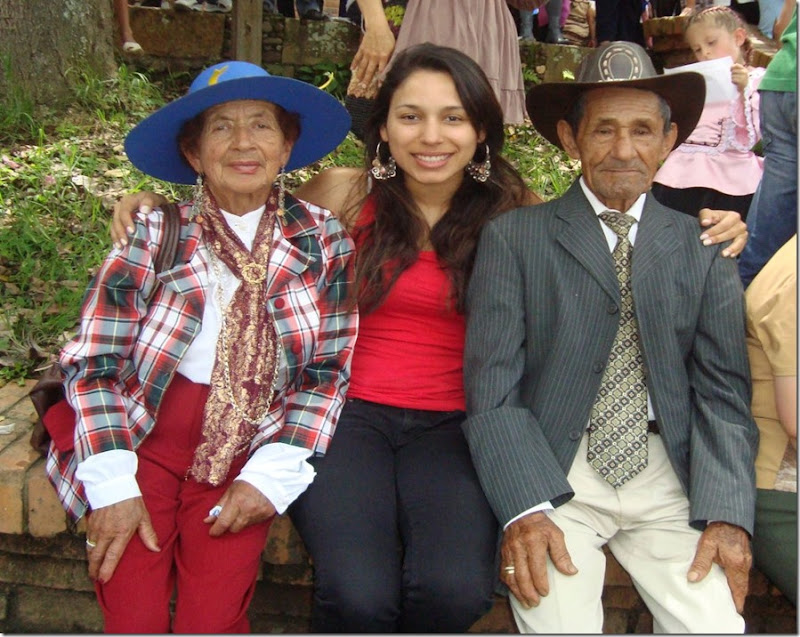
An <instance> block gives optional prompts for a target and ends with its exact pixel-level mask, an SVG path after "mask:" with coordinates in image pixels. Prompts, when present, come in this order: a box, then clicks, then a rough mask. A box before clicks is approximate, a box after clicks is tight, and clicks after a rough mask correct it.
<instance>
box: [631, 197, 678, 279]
mask: <svg viewBox="0 0 800 637" xmlns="http://www.w3.org/2000/svg"><path fill="white" fill-rule="evenodd" d="M659 208H661V204H659V203H658V202H657V201H656V200H655V198H654V197H653V195H652V194H649V193H648V195H647V199H646V200H645V203H644V210H643V211H642V218H641V221H640V222H639V227H638V229H637V231H636V245H635V246H634V248H633V265H632V277H633V278H632V285H634V286H636V285H637V284H638V283H640V282H642V281H644V280H646V279H647V278H648V277H650V276H653V275H654V274H657V273H658V272H660V271H662V268H659V264H663V263H664V261H665V259H667V258H668V256H669V255H670V254H671V253H672V252H674V251H675V250H677V249H678V246H679V242H680V237H679V236H678V233H677V232H676V231H675V228H674V227H673V222H672V220H671V219H670V217H669V215H666V214H663V213H662V211H661V210H659Z"/></svg>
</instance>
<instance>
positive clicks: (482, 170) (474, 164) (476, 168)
mask: <svg viewBox="0 0 800 637" xmlns="http://www.w3.org/2000/svg"><path fill="white" fill-rule="evenodd" d="M484 147H485V149H486V151H485V153H484V158H483V161H476V157H477V156H478V152H477V151H476V152H475V157H473V158H472V160H471V161H470V162H469V163H468V164H467V166H466V168H465V170H466V171H467V174H468V175H469V176H470V177H472V178H473V179H474V180H475V181H479V182H480V183H485V182H486V180H487V179H489V176H490V175H491V174H492V160H491V158H490V157H489V144H484Z"/></svg>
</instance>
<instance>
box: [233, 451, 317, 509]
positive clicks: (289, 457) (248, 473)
mask: <svg viewBox="0 0 800 637" xmlns="http://www.w3.org/2000/svg"><path fill="white" fill-rule="evenodd" d="M312 453H313V452H312V450H311V449H304V448H303V447H296V446H294V445H287V444H286V443H283V442H273V443H269V444H266V445H264V446H262V447H259V448H258V449H256V450H255V452H254V453H253V455H252V456H251V457H250V459H249V460H248V461H247V463H246V464H245V465H244V467H242V470H241V472H240V473H239V476H238V477H237V478H236V479H237V480H244V481H245V482H247V483H249V484H252V485H253V486H254V487H255V488H256V489H258V490H259V491H260V492H261V493H263V494H264V496H265V497H266V498H267V499H268V500H269V501H270V502H271V503H272V506H274V507H275V510H276V511H277V512H278V514H279V515H280V514H282V513H284V512H285V511H286V509H288V508H289V505H290V504H291V503H292V502H294V501H295V500H296V499H297V498H298V496H299V495H300V494H301V493H303V491H305V490H306V489H307V488H308V485H309V484H311V483H312V482H313V481H314V476H315V475H316V472H315V471H314V467H312V466H311V464H310V463H309V462H308V459H309V458H310V457H311V454H312Z"/></svg>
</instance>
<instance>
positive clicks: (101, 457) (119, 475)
mask: <svg viewBox="0 0 800 637" xmlns="http://www.w3.org/2000/svg"><path fill="white" fill-rule="evenodd" d="M138 466H139V462H138V458H137V457H136V454H135V453H134V452H133V451H126V450H124V449H114V450H113V451H104V452H103V453H98V454H95V455H93V456H89V457H88V458H86V460H84V461H83V462H81V463H80V464H78V468H77V470H76V471H75V477H76V478H77V479H78V480H80V481H81V482H82V483H83V486H84V488H85V489H86V498H87V499H88V500H89V505H90V506H91V507H92V509H100V508H102V507H106V506H109V505H111V504H116V503H117V502H122V501H123V500H128V499H130V498H136V497H139V496H140V495H142V492H141V491H140V490H139V485H138V484H137V482H136V469H137V468H138Z"/></svg>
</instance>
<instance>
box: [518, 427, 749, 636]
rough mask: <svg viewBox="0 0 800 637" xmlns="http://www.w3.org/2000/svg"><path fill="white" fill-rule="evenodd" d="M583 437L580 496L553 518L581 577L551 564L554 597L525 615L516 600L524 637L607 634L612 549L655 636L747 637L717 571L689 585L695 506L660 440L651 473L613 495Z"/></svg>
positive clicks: (576, 468)
mask: <svg viewBox="0 0 800 637" xmlns="http://www.w3.org/2000/svg"><path fill="white" fill-rule="evenodd" d="M587 446H588V435H586V434H585V435H584V436H583V439H582V440H581V445H580V448H579V450H578V453H577V455H576V456H575V460H574V462H573V463H572V467H571V469H570V472H569V476H568V479H569V482H570V484H571V485H572V487H573V489H574V491H575V497H574V498H573V499H572V500H570V501H569V502H567V503H566V504H564V505H562V506H560V507H558V508H557V509H556V510H555V511H553V512H552V513H551V514H550V519H551V520H552V521H553V522H554V523H555V524H556V525H557V526H558V527H559V528H560V529H561V530H562V531H563V532H564V536H565V541H566V544H567V549H568V550H569V553H570V555H571V556H572V561H573V562H574V564H575V566H576V567H577V568H578V573H577V574H575V575H572V576H568V575H562V574H561V573H559V572H558V571H556V569H555V567H554V566H553V564H552V562H551V561H550V560H549V559H548V563H547V577H548V581H549V583H550V593H549V594H548V596H547V597H543V598H541V602H540V604H539V606H537V607H534V608H530V609H527V610H526V609H525V608H523V607H522V605H521V604H520V603H519V602H518V601H517V599H516V598H515V597H514V596H513V595H511V596H510V601H511V608H512V610H513V613H514V619H515V620H516V622H517V627H518V628H519V630H520V632H523V633H601V632H602V629H603V606H602V603H601V594H602V592H603V582H604V578H605V567H606V560H605V555H604V554H603V546H604V545H605V544H608V546H609V549H610V550H611V552H612V553H613V554H614V556H615V557H616V558H617V560H618V561H619V563H620V564H621V565H622V567H623V568H624V569H625V570H626V571H627V572H628V574H629V575H630V576H631V578H632V579H633V582H634V585H635V586H636V589H637V590H638V591H639V594H640V595H641V596H642V599H644V602H645V603H646V604H647V607H648V608H649V609H650V612H651V613H652V614H653V632H655V633H743V632H744V620H743V619H742V617H741V616H740V615H739V614H738V613H737V612H736V607H735V606H734V603H733V598H732V597H731V593H730V589H729V588H728V583H727V580H726V579H725V573H724V571H723V570H722V569H721V568H720V567H719V566H718V565H717V564H714V565H713V566H712V569H711V571H710V572H709V574H708V575H707V576H706V577H705V579H703V580H701V581H700V582H697V583H690V582H689V581H688V580H687V579H686V575H687V573H688V572H689V566H690V564H691V563H692V560H693V559H694V554H695V551H696V549H697V541H698V539H699V538H700V532H699V531H696V530H695V529H693V528H691V527H690V526H689V523H688V520H689V501H688V500H687V498H686V495H685V494H684V492H683V490H682V489H681V486H680V483H679V481H678V478H677V476H676V475H675V472H674V471H673V470H672V467H671V465H670V462H669V458H668V457H667V454H666V450H665V449H664V444H663V442H662V441H661V437H660V436H659V435H658V434H653V433H651V434H650V435H649V446H648V466H647V467H646V468H645V469H644V470H643V471H642V472H641V473H640V474H638V475H637V476H636V477H634V478H633V479H631V480H630V481H629V482H627V483H626V484H624V485H623V486H622V487H620V488H619V489H614V488H613V487H612V486H611V485H609V484H608V483H607V482H606V481H605V480H603V478H601V477H600V476H599V475H598V474H597V473H596V472H595V471H594V470H593V469H592V468H591V467H590V466H589V464H588V463H587V462H586V450H587Z"/></svg>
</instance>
